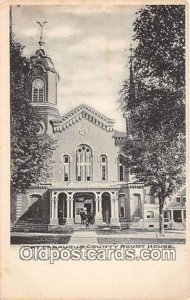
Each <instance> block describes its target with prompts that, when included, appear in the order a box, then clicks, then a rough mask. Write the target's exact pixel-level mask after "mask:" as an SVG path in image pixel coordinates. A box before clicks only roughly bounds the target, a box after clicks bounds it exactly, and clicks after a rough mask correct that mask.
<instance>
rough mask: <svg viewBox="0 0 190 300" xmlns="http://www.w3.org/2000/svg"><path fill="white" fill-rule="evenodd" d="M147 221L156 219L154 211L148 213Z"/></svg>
mask: <svg viewBox="0 0 190 300" xmlns="http://www.w3.org/2000/svg"><path fill="white" fill-rule="evenodd" d="M146 217H147V219H154V212H153V211H152V210H150V211H147V212H146Z"/></svg>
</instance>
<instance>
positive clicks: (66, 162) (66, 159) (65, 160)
mask: <svg viewBox="0 0 190 300" xmlns="http://www.w3.org/2000/svg"><path fill="white" fill-rule="evenodd" d="M63 174H64V181H69V180H70V157H69V155H63Z"/></svg>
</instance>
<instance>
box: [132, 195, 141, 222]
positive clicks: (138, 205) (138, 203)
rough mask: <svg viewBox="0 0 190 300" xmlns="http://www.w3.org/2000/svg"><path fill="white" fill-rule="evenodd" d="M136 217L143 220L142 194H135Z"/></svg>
mask: <svg viewBox="0 0 190 300" xmlns="http://www.w3.org/2000/svg"><path fill="white" fill-rule="evenodd" d="M133 199H134V208H135V211H134V217H138V218H141V195H140V194H134V195H133Z"/></svg>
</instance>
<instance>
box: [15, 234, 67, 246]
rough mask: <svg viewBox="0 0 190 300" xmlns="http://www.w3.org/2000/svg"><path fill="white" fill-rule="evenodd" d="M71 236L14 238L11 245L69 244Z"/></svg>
mask: <svg viewBox="0 0 190 300" xmlns="http://www.w3.org/2000/svg"><path fill="white" fill-rule="evenodd" d="M70 238H71V236H70V235H65V236H63V235H59V234H58V235H39V236H12V237H11V244H12V245H20V244H68V242H69V240H70Z"/></svg>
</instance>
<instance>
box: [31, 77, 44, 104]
mask: <svg viewBox="0 0 190 300" xmlns="http://www.w3.org/2000/svg"><path fill="white" fill-rule="evenodd" d="M32 101H33V102H45V84H44V81H43V79H41V78H36V79H34V81H33V83H32Z"/></svg>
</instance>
